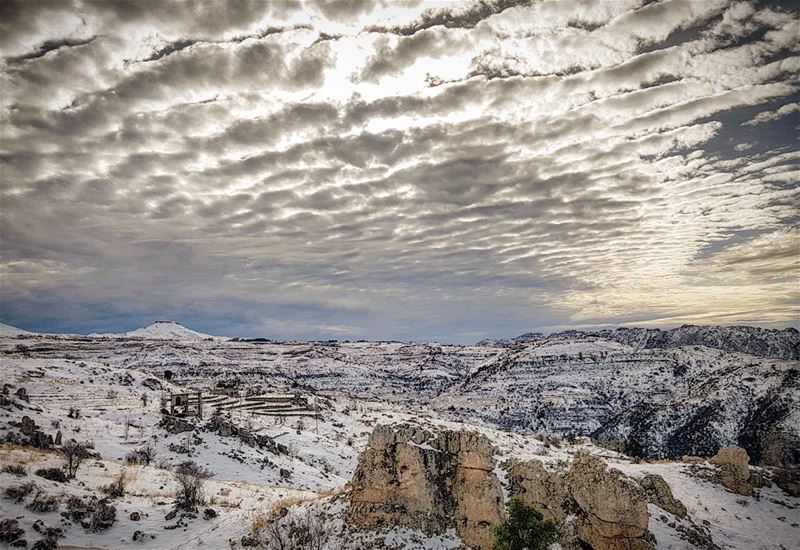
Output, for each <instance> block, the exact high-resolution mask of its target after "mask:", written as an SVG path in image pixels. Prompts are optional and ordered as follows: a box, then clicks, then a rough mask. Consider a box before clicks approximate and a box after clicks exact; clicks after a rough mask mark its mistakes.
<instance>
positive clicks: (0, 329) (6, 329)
mask: <svg viewBox="0 0 800 550" xmlns="http://www.w3.org/2000/svg"><path fill="white" fill-rule="evenodd" d="M32 334H33V333H32V332H28V331H27V330H22V329H21V328H17V327H12V326H11V325H7V324H5V323H0V338H3V337H4V338H13V337H14V336H25V335H32Z"/></svg>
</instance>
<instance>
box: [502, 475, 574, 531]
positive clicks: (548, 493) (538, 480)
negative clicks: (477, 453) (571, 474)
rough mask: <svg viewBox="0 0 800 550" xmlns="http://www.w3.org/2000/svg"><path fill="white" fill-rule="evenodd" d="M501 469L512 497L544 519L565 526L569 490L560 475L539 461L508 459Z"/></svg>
mask: <svg viewBox="0 0 800 550" xmlns="http://www.w3.org/2000/svg"><path fill="white" fill-rule="evenodd" d="M504 467H505V469H506V473H507V474H508V482H509V493H510V494H511V495H512V496H519V497H521V498H523V499H524V500H525V501H526V502H528V503H530V504H532V505H533V507H534V508H536V509H537V510H538V511H539V512H541V513H542V515H543V516H544V517H545V519H550V520H552V521H554V522H555V523H559V524H560V523H564V520H566V517H567V512H566V507H567V502H568V498H569V491H568V489H567V485H566V483H565V481H564V476H563V472H558V471H550V470H547V469H546V468H545V467H544V464H542V462H540V461H539V460H528V461H520V460H510V461H508V462H507V463H505V464H504Z"/></svg>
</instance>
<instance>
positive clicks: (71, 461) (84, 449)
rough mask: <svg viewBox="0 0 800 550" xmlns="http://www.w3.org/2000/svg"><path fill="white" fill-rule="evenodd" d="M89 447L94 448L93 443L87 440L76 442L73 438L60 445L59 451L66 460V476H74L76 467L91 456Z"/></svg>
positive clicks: (71, 477) (76, 470) (70, 477)
mask: <svg viewBox="0 0 800 550" xmlns="http://www.w3.org/2000/svg"><path fill="white" fill-rule="evenodd" d="M89 449H94V443H91V442H89V441H81V442H77V441H75V440H74V439H70V440H69V441H67V442H66V443H64V444H63V445H62V446H61V448H60V449H59V451H60V452H61V454H62V455H63V456H64V460H66V463H65V464H64V470H65V471H66V474H67V478H69V479H74V478H75V474H76V473H77V472H78V467H80V465H81V463H82V462H83V461H84V460H86V459H87V458H89V457H90V456H91V454H90V452H89Z"/></svg>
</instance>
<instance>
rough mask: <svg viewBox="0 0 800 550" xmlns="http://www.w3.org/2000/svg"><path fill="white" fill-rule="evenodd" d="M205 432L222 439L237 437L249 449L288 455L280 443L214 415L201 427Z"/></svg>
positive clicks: (287, 450)
mask: <svg viewBox="0 0 800 550" xmlns="http://www.w3.org/2000/svg"><path fill="white" fill-rule="evenodd" d="M203 428H204V429H205V430H207V431H211V432H216V433H218V434H219V435H220V436H222V437H238V438H239V439H241V440H242V441H243V442H244V443H245V444H246V445H249V446H250V447H258V448H259V449H266V450H267V451H269V452H270V453H273V454H289V448H288V447H287V446H286V445H283V444H282V443H278V442H277V441H275V440H274V439H273V438H271V437H270V436H268V435H266V434H257V433H254V432H253V431H252V430H248V429H247V428H244V427H242V426H237V425H236V424H235V423H233V422H232V421H230V420H226V419H225V418H223V417H221V416H219V415H214V416H212V417H211V419H210V420H209V422H208V423H207V424H206V425H205V426H204V427H203Z"/></svg>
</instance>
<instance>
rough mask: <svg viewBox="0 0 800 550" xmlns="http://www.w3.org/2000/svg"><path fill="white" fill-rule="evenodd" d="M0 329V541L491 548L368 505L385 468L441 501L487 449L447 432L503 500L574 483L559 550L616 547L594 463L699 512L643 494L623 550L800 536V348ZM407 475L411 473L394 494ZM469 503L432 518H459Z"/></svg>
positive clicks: (608, 339) (688, 337) (731, 340)
mask: <svg viewBox="0 0 800 550" xmlns="http://www.w3.org/2000/svg"><path fill="white" fill-rule="evenodd" d="M0 328H1V329H2V331H1V332H0V368H2V373H3V384H4V385H3V393H2V395H0V439H2V441H3V444H2V446H0V485H2V494H1V495H0V520H2V524H0V545H7V546H8V547H21V546H22V544H21V542H20V541H23V540H24V541H25V542H26V544H27V547H28V548H31V547H36V546H34V545H35V544H39V543H41V545H40V546H38V548H47V547H48V546H46V545H47V544H57V545H59V547H62V548H107V549H111V548H153V549H167V548H242V547H261V548H277V547H279V546H278V542H276V541H278V539H279V538H280V537H281V536H287V537H289V536H290V535H289V534H287V533H289V531H291V529H290V527H291V528H292V529H300V528H302V529H305V530H306V531H307V532H308V533H310V534H309V535H308V537H307V538H306V539H305V540H306V542H304V543H302V544H300V543H297V541H296V540H295V542H294V544H295V545H296V546H288V547H290V548H295V547H298V548H319V549H328V550H334V549H347V548H353V549H355V548H358V549H361V550H363V549H370V548H391V549H401V548H419V549H423V548H424V549H455V548H464V547H465V545H466V544H471V547H473V548H484V547H485V546H481V543H480V542H475V543H472V542H471V541H472V540H480V538H479V537H478V538H475V534H474V533H473V532H470V533H469V534H465V533H467V531H465V528H464V526H463V525H461V524H453V525H449V524H447V525H446V524H442V523H441V522H439V524H436V525H434V524H428V523H424V524H421V525H418V524H417V523H415V522H414V521H409V522H406V521H400V522H395V523H393V522H392V520H391V519H386V518H391V517H395V516H392V515H391V513H389V512H386V510H389V507H394V508H393V509H394V510H395V512H396V509H397V507H398V506H400V505H401V501H402V503H404V504H402V505H403V506H406V505H409V504H408V498H410V497H408V495H409V494H411V492H414V491H410V492H407V493H403V494H402V495H400V496H398V494H396V493H393V492H391V491H390V490H388V489H387V491H388V492H387V491H382V492H381V491H379V494H380V495H382V498H384V497H385V498H386V499H388V500H387V501H386V502H383V501H381V506H382V507H383V508H381V510H383V511H381V514H383V515H380V518H381V522H378V523H379V524H375V522H374V521H373V520H374V518H375V517H377V516H375V514H374V512H375V511H374V510H372V511H370V512H368V513H366V512H363V506H362V508H359V509H356V504H355V503H356V502H357V501H358V498H359V497H358V490H359V489H358V488H359V480H361V481H362V482H363V481H364V479H368V480H370V484H371V483H372V481H373V480H374V479H384V477H385V476H384V473H382V471H377V472H376V471H373V470H374V468H376V467H377V468H379V469H380V468H384V467H385V468H387V470H386V471H387V472H389V473H390V474H392V475H399V476H400V477H399V478H397V479H395V480H394V481H391V483H390V485H391V484H393V487H395V488H397V487H400V488H403V487H406V484H408V483H416V482H417V481H418V480H419V479H420V476H421V477H423V478H424V479H425V480H426V481H425V484H424V485H423V486H420V487H421V488H420V487H418V486H414V487H415V491H416V490H417V489H419V490H420V491H422V490H423V489H424V491H433V492H432V493H431V494H439V493H438V492H437V491H438V490H439V489H437V487H440V486H441V487H450V485H451V484H452V483H451V481H452V480H449V479H446V476H447V475H450V474H449V473H448V472H450V473H452V472H451V470H448V468H450V467H445V466H443V465H445V464H452V467H453V468H456V469H457V470H458V468H461V467H462V466H463V463H469V462H470V461H473V460H474V456H477V455H476V453H478V451H476V450H474V449H471V448H470V449H467V448H466V443H463V442H462V443H460V444H459V445H460V447H459V446H458V445H456V447H458V448H456V449H455V450H453V445H452V444H451V443H447V442H449V441H452V440H453V437H456V436H453V435H452V434H453V433H455V434H463V433H469V434H472V435H471V436H470V437H472V436H474V437H477V438H478V440H479V448H480V449H484V450H483V451H481V452H482V453H483V454H482V455H481V456H482V458H481V460H483V461H484V462H485V461H488V463H489V466H491V467H487V468H484V470H486V472H485V473H486V475H487V476H489V478H490V479H489V478H487V481H486V483H488V484H489V485H491V484H499V487H500V488H501V490H502V497H503V498H502V500H506V499H508V498H509V496H510V495H512V494H519V493H520V491H521V489H520V487H527V489H526V490H527V491H528V493H525V492H524V491H523V494H527V495H528V496H529V497H530V498H532V499H533V500H534V502H537V500H536V499H537V498H539V499H541V498H543V497H542V495H540V494H538V493H536V491H534V490H533V489H531V487H530V486H529V485H525V483H527V482H520V481H519V479H521V478H519V476H518V475H517V474H518V472H519V471H526V472H528V471H531V469H533V470H535V471H539V470H536V468H538V467H539V466H536V464H541V467H542V468H543V470H541V472H549V473H548V474H546V475H552V476H553V478H552V483H553V484H555V485H558V484H560V483H563V484H564V486H565V487H567V489H564V491H566V493H565V494H568V498H569V499H573V498H574V502H573V505H574V503H577V504H578V505H580V506H578V507H577V508H575V510H577V511H575V510H570V511H569V513H567V514H565V517H560V518H559V517H558V516H559V513H558V512H554V514H555V516H556V519H558V520H559V521H561V523H563V525H564V527H563V529H564V532H563V533H562V535H563V537H564V539H563V540H562V548H570V547H571V546H570V544H574V543H575V541H576V540H578V539H580V540H581V541H582V542H581V544H584V545H587V544H588V545H589V546H593V547H595V548H612V547H613V546H608V544H612V543H609V542H607V541H609V540H612V539H613V537H612V538H608V537H610V536H611V535H608V533H606V534H604V535H603V536H602V537H600V538H597V537H598V536H599V535H597V532H595V533H594V534H586V533H584V532H583V531H582V530H585V529H588V527H586V526H587V525H589V523H585V524H581V523H580V522H581V521H584V520H582V519H581V513H586V514H589V515H590V514H591V513H593V512H591V510H589V508H590V504H591V503H588V504H587V503H585V502H583V500H582V497H581V494H582V493H580V487H579V484H578V483H577V482H576V479H579V473H580V472H578V465H584V464H589V466H586V467H587V468H589V467H595V466H596V464H595V465H594V466H592V465H591V464H590V463H589V462H587V460H588V459H587V458H586V456H587V454H588V456H590V457H593V458H592V459H595V458H597V459H600V461H602V464H604V465H605V466H607V468H608V471H607V472H606V473H604V474H602V475H603V476H606V477H607V478H608V483H609V484H613V483H617V477H615V476H621V479H623V478H624V479H623V480H622V481H621V482H620V483H623V485H620V487H623V488H624V487H629V486H630V487H633V489H632V490H633V493H631V494H634V495H640V496H641V495H644V494H645V492H647V488H648V487H650V485H648V483H650V481H652V479H654V478H653V477H652V476H660V479H662V480H663V481H665V482H666V484H667V485H668V489H669V490H671V494H672V496H673V497H674V500H677V501H679V502H680V503H681V504H682V508H681V507H678V508H681V509H685V511H684V513H679V512H680V510H676V508H675V507H673V506H671V505H668V504H665V503H664V502H666V501H663V499H662V500H659V499H655V497H654V499H651V500H648V501H647V504H646V512H643V513H644V521H645V526H644V527H645V529H646V533H644V534H638V535H636V536H635V537H633V538H630V539H627V538H626V539H625V540H624V541H622V542H620V541H617V542H614V543H613V544H624V545H623V546H618V547H619V548H623V547H624V548H652V547H657V548H674V549H682V548H696V547H700V548H741V549H752V548H775V549H780V548H785V549H789V548H796V547H797V541H798V540H800V497H798V490H799V489H800V479H798V473H797V468H798V465H800V388H799V387H798V385H799V384H800V371H799V370H798V366H800V364H799V363H798V360H797V349H798V347H797V346H798V336H797V333H796V331H794V332H792V331H791V330H789V331H765V330H764V329H753V328H750V327H724V328H719V327H711V328H706V329H705V330H704V328H703V327H681V328H682V329H683V332H681V333H670V334H666V335H665V334H660V335H659V333H655V332H652V331H643V332H642V331H631V330H630V329H628V331H627V332H626V331H600V332H593V333H579V332H568V333H560V334H557V335H551V336H549V337H548V336H543V335H524V337H520V338H518V339H514V340H505V341H484V342H481V343H479V344H477V345H473V346H457V345H447V344H438V343H415V344H409V343H400V342H278V341H270V340H265V339H251V340H244V339H223V338H216V337H212V336H210V335H207V334H202V333H198V332H195V331H192V330H191V329H188V328H186V327H183V326H182V325H179V324H177V323H173V322H159V323H154V324H153V325H151V326H150V327H146V328H144V329H138V330H136V331H132V332H129V333H123V334H104V335H90V336H75V335H70V336H65V335H39V334H33V333H29V332H26V331H20V330H18V329H14V328H13V327H9V326H7V325H3V326H2V327H0ZM676 330H678V329H676ZM663 332H664V333H667V332H668V331H663ZM759 338H760V339H761V340H759ZM762 340H763V341H762ZM198 412H199V413H201V414H200V415H198V414H197V413H198ZM378 426H382V427H384V428H382V429H383V430H384V431H383V432H381V433H378V430H376V427H378ZM387 429H388V430H389V432H386V430H387ZM392 430H396V432H397V434H406V436H404V437H406V439H402V438H400V436H399V435H398V436H395V435H392ZM409 430H411V431H410V432H409ZM373 432H375V433H373ZM387 433H388V434H389V435H388V436H387ZM409 433H411V435H408V434H409ZM420 434H423V435H420ZM425 434H427V435H425ZM447 434H451V435H447ZM387 437H388V439H387ZM458 437H461V436H460V435H458ZM437 438H438V439H437ZM387 441H389V443H387ZM464 441H466V440H464ZM470 441H472V439H470ZM83 442H90V443H91V448H90V449H88V450H86V451H85V454H86V457H85V458H84V459H83V460H82V461H80V464H79V466H78V467H77V470H76V471H75V476H74V478H72V479H67V480H60V479H59V476H58V475H53V473H52V472H53V470H59V471H63V469H62V466H63V464H64V461H65V452H64V449H65V447H67V446H68V445H69V444H71V443H78V444H80V443H83ZM443 442H445V443H443ZM470 444H472V443H470ZM733 446H736V447H740V448H741V449H744V451H743V452H746V454H747V456H748V457H749V461H750V465H749V474H748V475H749V477H748V475H745V477H744V478H742V479H738V478H737V480H735V483H734V482H733V481H731V477H730V475H731V472H733V471H734V470H731V469H729V465H728V463H726V462H724V461H723V460H722V459H714V460H712V461H711V462H709V461H708V460H707V459H708V458H710V457H712V456H714V455H715V454H717V453H719V452H720V450H721V449H724V448H726V447H733ZM486 449H489V450H488V451H487V450H486ZM741 449H739V450H741ZM365 451H368V452H365ZM376 453H377V454H376ZM448 453H450V454H452V460H451V462H447V461H446V460H450V459H446V458H441V457H444V456H445V455H448ZM478 454H479V453H478ZM467 455H468V456H467ZM723 455H725V452H722V453H720V456H723ZM376 456H377V457H378V459H377V460H375V457H376ZM448 456H449V455H448ZM731 456H733V455H731ZM737 456H738V455H737ZM370 457H372V459H373V460H372V461H370ZM409 457H411V458H409ZM465 457H466V458H465ZM395 460H397V461H399V462H397V463H395V462H393V461H395ZM409 460H411V462H410V464H411V465H412V466H411V471H412V472H417V470H415V468H421V470H419V471H418V472H417V474H415V475H411V474H410V473H409V474H408V476H410V477H408V476H406V477H404V474H403V473H402V472H403V471H405V468H406V467H407V463H408V461H409ZM442 461H444V462H442ZM187 462H191V463H192V464H193V466H192V467H193V468H196V470H192V472H195V473H196V472H198V471H199V472H201V473H202V474H203V475H199V476H197V477H192V476H190V477H189V479H190V480H194V479H199V480H200V484H201V491H200V492H201V494H200V495H198V499H197V501H196V502H194V503H192V505H190V506H183V505H181V503H180V502H181V501H180V498H181V495H182V494H183V492H182V491H183V489H184V487H183V486H182V485H181V483H185V482H186V479H187V477H186V476H184V477H181V475H180V474H181V472H185V471H186V469H185V468H186V463H187ZM520 463H523V464H524V467H522V466H519V464H520ZM376 464H377V465H378V466H375V465H376ZM513 464H516V465H517V466H511V465H513ZM592 464H594V463H592ZM737 467H739V470H736V471H737V472H739V473H741V464H738V465H737ZM437 468H438V470H437ZM515 468H517V469H515ZM730 468H733V466H730ZM747 468H748V467H747V465H746V463H745V466H744V469H745V470H744V471H745V472H746V473H747V472H748V470H747ZM458 471H460V470H458ZM37 472H38V473H37ZM48 472H49V473H48ZM392 472H393V473H392ZM515 472H517V473H515ZM609 472H612V473H613V475H612V474H610V473H609ZM386 475H389V474H386ZM598 475H599V474H598ZM381 476H384V477H381ZM515 476H517V477H515ZM67 477H70V476H67ZM204 477H208V479H207V480H205V481H204V482H203V479H202V478H204ZM523 478H524V476H523ZM458 479H461V478H458ZM581 479H582V478H581ZM603 479H606V478H603ZM645 479H647V480H648V481H647V482H645V481H643V480H645ZM415 480H416V481H415ZM640 482H641V484H642V487H644V488H645V489H640V488H639V485H637V484H638V483H640ZM625 484H627V485H625ZM657 486H658V487H661V485H657ZM114 487H116V488H117V489H118V490H117V491H114V490H113V489H114ZM604 487H605V488H606V489H607V490H609V491H611V493H613V494H618V493H619V491H618V488H617V487H616V486H610V485H606V486H604ZM630 487H629V488H630ZM424 491H423V492H424ZM531 491H533V492H531ZM643 491H644V492H643ZM414 494H416V492H414ZM426 494H427V493H426ZM648 494H649V493H648ZM661 496H662V497H663V495H661ZM562 497H563V495H561V497H559V498H562ZM370 498H372V497H370ZM443 498H444V497H443ZM548 498H549V497H548ZM637 498H638V497H637ZM642 498H644V497H642ZM648 498H649V497H648ZM671 498H672V497H671ZM398 499H400V500H398ZM403 499H406V500H403ZM448 499H450V500H448ZM453 499H455V500H453ZM459 499H461V500H459ZM562 500H563V498H562ZM414 502H416V501H414ZM669 502H672V501H669ZM462 503H463V495H455V496H452V495H451V496H449V497H446V498H444V500H442V501H441V502H439V501H436V502H433V503H432V504H430V505H431V506H434V507H437V506H438V507H439V508H436V510H439V511H441V510H444V511H445V512H447V511H448V510H450V508H448V506H455V508H453V510H457V511H458V513H459V514H460V513H462V512H463V509H464V506H462ZM372 504H375V503H374V502H373V503H372ZM501 504H502V503H501ZM359 505H361V503H360V502H359ZM470 506H471V505H470ZM641 506H642V507H644V506H645V504H641ZM442 507H444V508H442ZM581 507H582V508H581ZM110 508H113V513H112V512H111V511H109V509H110ZM467 509H468V510H467V512H464V513H465V514H466V517H468V518H469V517H471V516H470V514H471V513H472V512H470V511H469V509H470V507H469V506H467ZM644 509H645V508H642V510H644ZM481 510H482V512H481V513H483V508H481ZM581 510H583V512H581ZM501 511H502V505H501ZM384 512H386V513H385V514H384ZM640 512H641V510H640ZM426 513H427V512H426ZM370 514H372V515H370ZM409 514H410V512H409ZM456 515H457V514H456ZM601 515H602V514H601ZM444 516H447V514H444ZM409 517H410V516H409ZM459 517H460V516H459ZM574 518H577V519H576V520H574V521H573V519H574ZM384 519H386V521H383V520H384ZM469 521H471V520H470V519H465V522H467V523H469ZM585 521H592V520H591V518H589V519H588V520H585ZM571 522H572V523H571ZM576 522H577V523H576ZM612 523H613V522H612ZM593 525H594V528H597V524H593ZM570 526H577V527H574V530H575V532H574V533H572V535H569V536H568V532H569V530H570V529H573V527H570ZM483 527H487V526H486V525H484V526H483ZM281 529H283V531H281ZM601 530H602V529H601ZM598 532H599V531H598ZM576 533H577V534H576ZM570 536H572V537H573V538H572V539H570ZM575 537H578V538H577V539H576V538H575ZM592 537H595V538H592ZM603 537H606V538H603ZM312 539H313V540H312ZM465 541H466V542H465ZM586 541H600V542H588V543H587V542H586ZM603 541H606V542H603ZM631 541H633V542H631ZM298 544H299V546H298ZM305 544H307V545H305ZM312 544H316V546H313V545H312ZM15 545H17V546H15ZM0 547H1V546H0ZM50 547H53V546H50Z"/></svg>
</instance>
